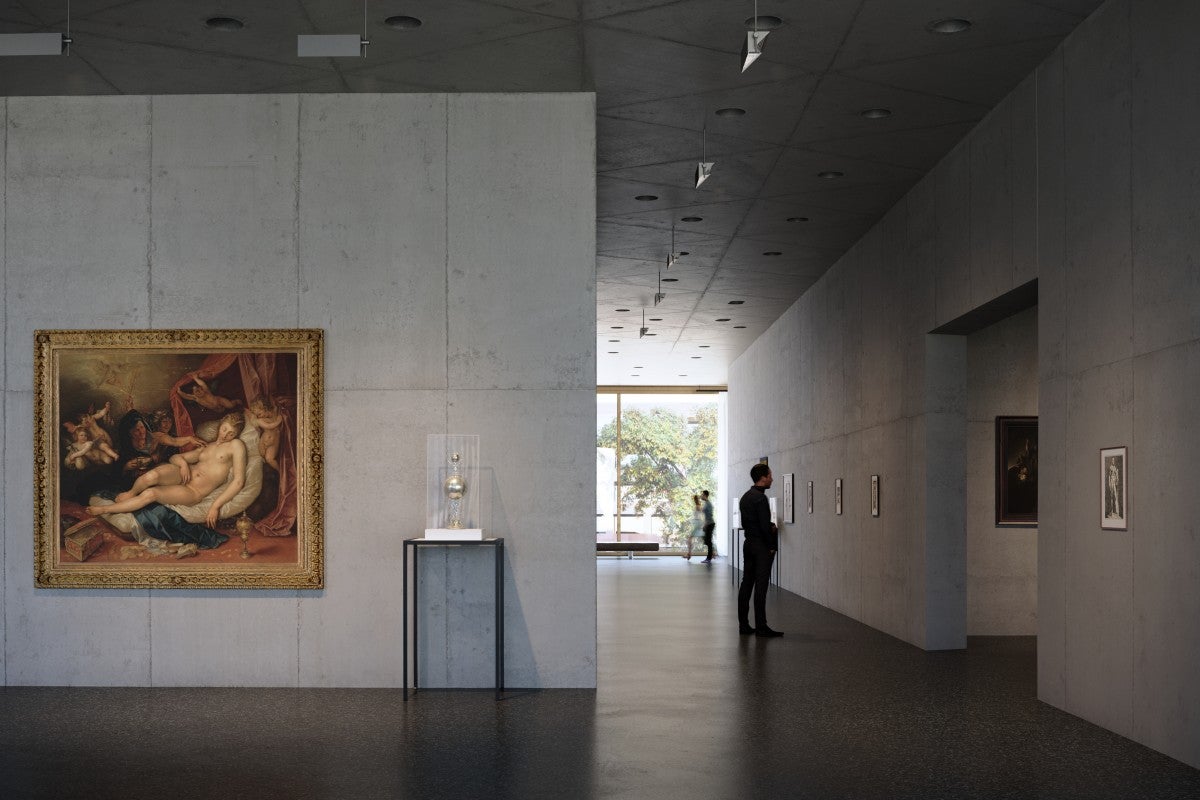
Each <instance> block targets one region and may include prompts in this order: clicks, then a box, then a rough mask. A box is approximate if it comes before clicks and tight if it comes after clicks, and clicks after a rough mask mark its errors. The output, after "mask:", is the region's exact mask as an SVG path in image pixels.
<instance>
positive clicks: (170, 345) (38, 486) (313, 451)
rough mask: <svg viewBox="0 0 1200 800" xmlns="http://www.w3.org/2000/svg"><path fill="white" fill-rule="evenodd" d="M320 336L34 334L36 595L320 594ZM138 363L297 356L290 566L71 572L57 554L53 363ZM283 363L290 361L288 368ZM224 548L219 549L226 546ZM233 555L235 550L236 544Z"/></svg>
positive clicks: (107, 566)
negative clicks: (101, 358) (77, 355)
mask: <svg viewBox="0 0 1200 800" xmlns="http://www.w3.org/2000/svg"><path fill="white" fill-rule="evenodd" d="M323 343H324V333H323V331H321V330H313V329H298V330H90V331H64V330H40V331H36V332H35V337H34V369H35V373H34V374H35V382H34V442H33V467H34V474H33V479H34V537H35V539H34V575H35V585H36V586H38V587H41V588H57V589H76V588H78V589H83V588H110V589H131V588H153V589H167V588H192V589H195V588H205V589H321V588H323V587H324V574H325V572H324V475H323V455H324V405H323V400H324V385H323V384H324V355H323V352H324V349H323ZM81 350H82V351H88V350H96V351H123V352H129V353H132V354H137V355H143V356H144V355H146V354H158V353H162V354H166V355H181V356H194V355H211V354H238V355H240V354H254V353H259V354H261V353H279V354H294V355H295V356H296V370H295V372H296V376H295V378H296V387H295V389H296V393H295V403H296V408H295V411H294V417H295V462H294V472H295V480H296V509H295V538H296V561H295V563H290V564H261V563H255V562H254V560H253V559H252V558H250V559H240V558H239V559H236V562H235V563H209V564H203V563H195V562H194V561H192V560H190V559H184V560H174V559H171V560H170V563H165V562H164V561H162V560H155V561H154V562H153V563H127V562H124V561H120V562H103V563H98V562H92V563H90V562H89V561H87V560H83V561H79V562H70V561H68V560H66V559H63V558H62V557H61V556H62V550H63V548H62V547H60V535H61V522H60V510H61V505H62V504H61V502H60V478H61V475H62V470H63V469H64V465H63V459H62V458H61V457H60V454H61V452H62V450H61V448H62V447H64V444H63V442H62V440H61V439H60V435H62V427H63V426H62V425H60V411H59V403H60V399H61V398H60V397H59V389H60V380H59V378H60V376H59V363H60V356H61V355H62V354H63V353H64V352H67V351H81ZM289 363H290V361H289ZM226 544H228V543H226ZM239 547H240V544H239Z"/></svg>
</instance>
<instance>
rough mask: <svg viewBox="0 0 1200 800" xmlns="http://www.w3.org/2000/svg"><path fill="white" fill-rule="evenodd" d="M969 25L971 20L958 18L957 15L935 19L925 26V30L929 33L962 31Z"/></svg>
mask: <svg viewBox="0 0 1200 800" xmlns="http://www.w3.org/2000/svg"><path fill="white" fill-rule="evenodd" d="M970 27H971V20H969V19H958V18H957V17H949V18H947V19H935V20H934V21H933V22H930V23H929V24H928V25H926V26H925V30H927V31H929V32H930V33H944V34H951V33H962V32H963V31H965V30H967V29H969V28H970Z"/></svg>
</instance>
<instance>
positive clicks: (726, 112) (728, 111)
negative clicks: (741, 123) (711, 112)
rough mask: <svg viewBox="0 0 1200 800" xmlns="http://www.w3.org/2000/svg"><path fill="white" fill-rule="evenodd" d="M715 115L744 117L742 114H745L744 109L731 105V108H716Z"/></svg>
mask: <svg viewBox="0 0 1200 800" xmlns="http://www.w3.org/2000/svg"><path fill="white" fill-rule="evenodd" d="M717 116H718V117H744V116H746V109H744V108H732V107H731V108H718V109H717Z"/></svg>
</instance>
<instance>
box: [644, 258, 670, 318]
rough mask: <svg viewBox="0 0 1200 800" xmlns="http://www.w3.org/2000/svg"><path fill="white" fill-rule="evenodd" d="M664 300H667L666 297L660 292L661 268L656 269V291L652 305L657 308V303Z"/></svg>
mask: <svg viewBox="0 0 1200 800" xmlns="http://www.w3.org/2000/svg"><path fill="white" fill-rule="evenodd" d="M666 299H667V295H666V293H665V292H663V290H662V267H659V268H658V291H657V292H655V293H654V305H655V306H657V305H658V304H659V303H661V302H662V301H663V300H666ZM642 316H645V312H644V311H643V312H642Z"/></svg>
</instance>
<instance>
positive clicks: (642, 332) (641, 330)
mask: <svg viewBox="0 0 1200 800" xmlns="http://www.w3.org/2000/svg"><path fill="white" fill-rule="evenodd" d="M649 332H650V329H649V328H647V327H646V309H644V308H643V309H642V327H641V328H639V329H638V338H639V339H641V338H642V337H643V336H645V335H646V334H647V333H649ZM634 369H641V367H634Z"/></svg>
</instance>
